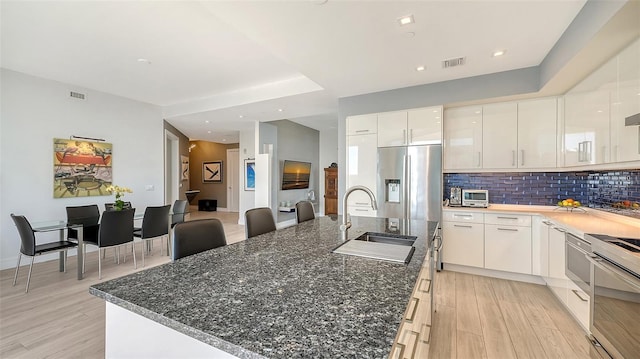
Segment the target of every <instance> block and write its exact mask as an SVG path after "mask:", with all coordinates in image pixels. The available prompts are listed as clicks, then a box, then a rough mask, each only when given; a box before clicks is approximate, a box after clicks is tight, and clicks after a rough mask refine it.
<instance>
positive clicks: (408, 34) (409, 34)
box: [404, 31, 416, 39]
mask: <svg viewBox="0 0 640 359" xmlns="http://www.w3.org/2000/svg"><path fill="white" fill-rule="evenodd" d="M415 36H416V33H415V32H413V31H408V32H405V33H404V37H406V38H409V39H410V38H412V37H415Z"/></svg>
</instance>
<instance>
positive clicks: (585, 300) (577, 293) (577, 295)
mask: <svg viewBox="0 0 640 359" xmlns="http://www.w3.org/2000/svg"><path fill="white" fill-rule="evenodd" d="M571 291H572V292H573V294H575V295H576V297H578V298H580V300H581V301H583V302H588V301H589V299H584V298H583V297H582V296H581V295H580V292H578V291H577V290H575V289H571Z"/></svg>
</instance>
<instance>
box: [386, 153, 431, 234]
mask: <svg viewBox="0 0 640 359" xmlns="http://www.w3.org/2000/svg"><path fill="white" fill-rule="evenodd" d="M377 188H378V193H377V202H378V214H377V216H378V217H386V218H398V219H401V220H402V219H421V220H425V219H426V220H429V221H438V222H439V221H440V215H441V212H442V146H441V145H425V146H406V147H383V148H378V179H377Z"/></svg>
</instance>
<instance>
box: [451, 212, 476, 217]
mask: <svg viewBox="0 0 640 359" xmlns="http://www.w3.org/2000/svg"><path fill="white" fill-rule="evenodd" d="M453 216H454V217H462V218H471V217H473V215H472V214H457V213H454V215H453Z"/></svg>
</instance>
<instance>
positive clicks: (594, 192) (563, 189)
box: [443, 169, 640, 218]
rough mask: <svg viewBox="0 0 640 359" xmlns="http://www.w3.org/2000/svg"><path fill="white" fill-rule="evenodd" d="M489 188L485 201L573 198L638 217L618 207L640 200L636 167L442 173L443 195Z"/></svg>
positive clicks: (639, 176)
mask: <svg viewBox="0 0 640 359" xmlns="http://www.w3.org/2000/svg"><path fill="white" fill-rule="evenodd" d="M454 186H457V187H462V188H472V189H486V190H489V203H500V204H525V205H549V206H552V205H555V204H556V203H557V202H558V201H560V200H562V199H565V198H573V199H574V200H578V201H580V202H582V204H583V205H585V206H589V207H591V208H598V209H601V210H606V211H610V212H615V213H618V214H622V215H627V216H631V217H637V218H640V209H635V210H634V209H633V208H618V207H620V206H619V204H620V203H622V202H623V201H629V202H631V204H632V205H631V207H632V206H633V203H634V202H637V203H640V169H633V170H617V171H579V172H490V173H445V174H444V186H443V187H444V193H443V196H444V198H448V197H449V193H451V187H454Z"/></svg>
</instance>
